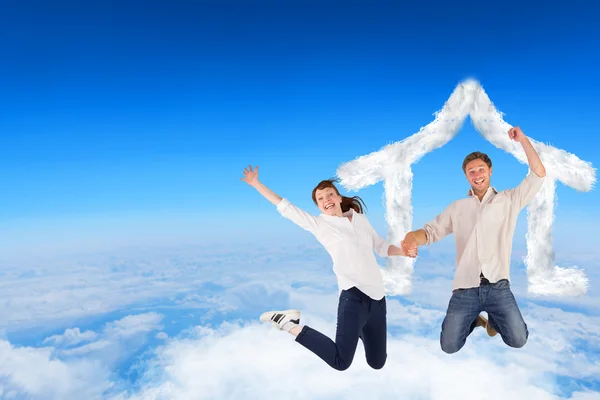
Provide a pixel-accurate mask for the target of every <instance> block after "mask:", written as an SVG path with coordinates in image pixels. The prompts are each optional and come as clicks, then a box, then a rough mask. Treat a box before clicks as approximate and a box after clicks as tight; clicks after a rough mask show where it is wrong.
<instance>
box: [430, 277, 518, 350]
mask: <svg viewBox="0 0 600 400" xmlns="http://www.w3.org/2000/svg"><path fill="white" fill-rule="evenodd" d="M482 311H486V312H487V313H488V317H489V318H488V323H489V324H490V325H491V326H492V327H493V328H494V329H496V331H497V332H498V333H499V334H500V336H501V337H502V340H503V341H504V343H506V344H507V345H508V346H510V347H517V348H519V347H523V346H524V345H525V343H526V342H527V339H528V337H529V331H528V330H527V324H525V321H523V316H522V315H521V312H520V311H519V306H518V305H517V301H516V300H515V297H514V296H513V293H512V291H511V290H510V283H509V281H508V280H506V279H502V280H500V281H498V282H496V283H482V285H481V286H479V287H475V288H469V289H456V290H454V291H453V292H452V297H451V298H450V303H449V304H448V311H447V312H446V317H445V318H444V321H443V322H442V333H441V334H440V344H441V346H442V350H443V351H444V352H446V353H448V354H452V353H456V352H457V351H459V350H460V349H461V348H462V347H463V346H464V345H465V342H466V340H467V336H469V335H470V334H471V332H473V329H475V327H476V322H477V316H478V315H479V313H481V312H482Z"/></svg>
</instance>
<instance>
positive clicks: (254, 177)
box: [240, 165, 258, 186]
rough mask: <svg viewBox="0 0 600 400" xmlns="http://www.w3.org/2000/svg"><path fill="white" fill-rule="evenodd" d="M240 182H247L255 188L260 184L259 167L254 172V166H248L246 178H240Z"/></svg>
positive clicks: (245, 173)
mask: <svg viewBox="0 0 600 400" xmlns="http://www.w3.org/2000/svg"><path fill="white" fill-rule="evenodd" d="M240 180H242V181H244V182H246V183H247V184H248V185H250V186H254V185H256V184H257V183H258V165H257V166H256V168H255V169H254V170H252V166H251V165H248V168H244V177H243V178H240Z"/></svg>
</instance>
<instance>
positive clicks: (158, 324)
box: [0, 246, 600, 399]
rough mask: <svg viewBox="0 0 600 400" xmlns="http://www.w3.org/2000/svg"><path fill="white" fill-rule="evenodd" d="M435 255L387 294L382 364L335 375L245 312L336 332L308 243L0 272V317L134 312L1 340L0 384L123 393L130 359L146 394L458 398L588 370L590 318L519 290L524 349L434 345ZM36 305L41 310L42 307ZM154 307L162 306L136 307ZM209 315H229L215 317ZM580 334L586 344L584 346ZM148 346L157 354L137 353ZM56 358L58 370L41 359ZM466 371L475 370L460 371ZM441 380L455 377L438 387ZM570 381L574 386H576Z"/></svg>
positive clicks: (481, 341) (594, 339) (531, 388)
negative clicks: (39, 343) (291, 311)
mask: <svg viewBox="0 0 600 400" xmlns="http://www.w3.org/2000/svg"><path fill="white" fill-rule="evenodd" d="M447 257H448V256H447V255H444V256H440V255H436V254H434V253H432V254H431V255H428V256H427V257H423V260H422V262H421V268H418V269H417V270H416V271H415V285H414V289H415V290H414V291H413V293H412V294H411V295H410V296H406V297H405V298H389V299H388V310H389V311H388V323H389V326H390V332H393V333H394V336H393V337H391V338H390V345H389V361H388V365H387V366H386V367H385V368H384V369H383V370H381V371H372V370H370V369H369V368H368V366H366V363H365V361H364V356H363V355H362V353H361V352H362V350H359V352H358V354H357V356H356V359H355V362H354V364H353V365H352V367H351V368H350V369H349V370H347V371H344V372H343V373H338V372H337V371H332V370H330V368H329V367H327V366H326V365H325V364H324V363H323V362H322V361H321V360H319V359H318V358H316V357H315V356H314V355H312V354H310V353H309V352H308V351H307V350H306V349H304V348H302V347H301V346H299V345H297V344H296V343H294V342H293V338H292V337H291V336H289V335H287V334H284V333H281V332H277V331H274V330H272V329H266V328H265V327H264V326H261V325H258V323H255V322H254V321H256V318H257V317H258V315H259V314H260V312H262V311H264V310H265V308H271V307H277V308H279V307H286V308H287V307H294V308H299V309H301V310H302V321H303V323H308V324H310V325H312V326H314V327H315V328H317V329H319V330H321V331H322V332H323V333H325V334H327V335H329V336H332V335H333V334H334V331H335V312H336V307H337V287H336V284H335V276H334V275H333V272H332V271H331V264H330V259H329V258H328V255H327V254H326V253H325V252H324V251H323V250H322V249H320V248H319V247H318V246H314V247H308V248H307V247H302V248H295V249H294V248H291V249H290V248H278V249H265V248H252V249H240V250H237V249H236V250H231V249H229V250H227V249H223V250H222V251H221V250H219V249H214V251H213V252H212V253H208V252H206V251H205V252H203V253H200V252H198V251H197V250H195V251H193V252H188V253H186V252H183V251H182V252H175V253H170V254H169V253H167V254H163V256H157V254H156V253H153V254H149V255H148V256H147V258H144V259H142V258H135V257H131V256H129V257H125V256H122V257H119V258H118V259H117V258H113V259H112V260H109V262H106V260H101V259H100V260H96V261H94V260H92V261H88V262H85V263H82V264H76V263H72V264H71V265H72V267H71V268H65V269H62V270H60V269H57V270H55V271H54V275H52V274H50V272H47V271H46V270H45V269H40V270H38V273H37V274H30V275H28V277H26V278H21V280H19V279H18V277H16V276H15V275H14V274H13V273H12V272H9V273H8V277H9V278H10V279H8V280H7V282H11V279H12V283H13V285H15V284H17V282H19V284H20V293H21V294H22V296H21V297H20V300H19V301H14V302H13V305H14V306H15V309H14V310H6V309H0V313H4V316H6V317H7V318H8V319H9V320H10V319H11V318H12V319H13V320H14V318H17V317H18V318H21V320H22V321H29V322H30V323H31V324H33V323H35V324H37V325H38V326H41V327H45V328H46V327H47V326H48V324H49V323H51V322H52V319H53V318H55V317H57V316H65V315H71V316H72V315H78V314H77V312H78V310H81V312H82V313H87V315H93V314H94V313H95V312H96V311H94V310H92V311H91V312H90V311H89V310H87V308H88V304H102V305H103V306H104V307H98V309H100V310H102V312H105V311H107V310H114V309H122V310H127V309H130V310H131V309H133V308H135V309H136V310H137V311H138V312H139V313H140V314H134V313H133V312H131V311H130V314H134V315H130V316H126V317H123V318H121V319H119V320H116V321H111V322H108V323H106V324H105V325H104V326H103V327H101V328H100V329H92V328H88V327H86V328H85V329H80V328H76V327H74V326H73V324H69V323H67V322H65V321H69V319H68V318H67V319H64V320H63V322H61V325H62V326H61V327H60V331H59V332H60V333H55V332H53V333H52V334H51V335H50V334H49V336H48V337H47V338H46V339H45V340H43V344H44V345H46V346H49V347H45V348H32V347H23V346H18V345H16V344H10V343H9V342H6V341H5V342H3V345H4V347H0V348H1V350H0V364H3V365H4V364H6V362H11V364H10V366H8V367H4V369H3V370H2V369H1V368H0V371H1V372H0V391H1V392H2V393H3V394H2V395H1V396H5V397H8V395H7V394H8V393H15V394H18V396H16V397H17V398H19V396H27V395H30V396H31V398H33V399H38V398H41V399H45V398H61V396H63V397H62V398H94V393H95V394H98V395H99V394H100V393H102V392H103V391H104V390H108V391H109V393H111V394H112V395H113V396H114V394H115V393H121V395H117V396H116V398H128V397H129V395H128V394H126V393H124V392H123V391H122V390H123V385H124V384H126V383H127V382H123V381H119V380H118V379H116V378H115V375H114V374H115V373H116V371H117V369H118V368H119V366H123V365H131V370H129V371H121V372H118V373H122V374H124V376H126V375H127V374H128V372H132V371H134V372H135V373H137V372H139V371H140V368H142V371H145V375H144V376H143V377H142V378H141V379H139V380H136V381H135V382H134V384H135V385H136V387H141V392H140V393H135V394H134V395H132V396H131V397H132V398H147V399H153V398H156V399H158V398H160V399H163V398H183V399H185V398H202V397H200V395H202V394H205V395H206V394H207V393H212V394H214V396H215V397H217V398H228V397H233V398H235V397H236V396H237V398H239V397H240V396H243V397H245V398H258V397H261V396H263V397H264V398H270V397H269V396H271V397H272V395H273V393H275V392H277V393H279V395H278V396H279V397H281V394H280V393H285V394H286V398H292V399H293V398H315V399H319V398H331V397H333V396H335V395H336V394H340V395H348V396H347V397H344V396H342V397H344V398H352V396H351V395H354V394H360V395H364V396H368V395H371V394H372V396H371V397H369V398H378V397H377V395H378V394H381V397H387V398H390V397H393V398H428V399H429V398H433V399H436V398H444V397H443V395H444V394H448V395H451V394H453V393H454V392H452V391H453V390H464V391H465V393H466V392H468V394H467V397H466V398H467V399H468V398H470V397H468V396H473V397H472V398H476V397H475V394H476V393H481V391H484V392H485V391H486V390H487V389H486V385H485V384H484V383H485V382H489V381H490V380H493V379H500V382H499V384H498V385H499V386H498V389H497V390H496V391H495V393H492V395H491V396H492V397H490V398H501V396H512V395H515V396H516V397H513V398H521V397H519V396H518V395H517V394H523V393H524V394H526V395H527V396H528V397H530V398H532V399H536V398H553V397H552V396H550V397H548V396H546V394H548V393H552V391H553V390H554V389H555V386H556V382H554V380H553V378H552V377H553V376H554V375H555V374H562V375H565V376H566V377H568V379H569V380H571V381H575V380H577V379H584V380H588V381H589V380H590V379H594V376H595V375H594V374H599V370H598V359H597V356H595V354H597V351H598V349H599V348H600V343H599V330H600V321H599V320H598V318H597V317H588V316H586V315H584V314H581V313H575V312H566V311H564V310H560V309H559V308H550V307H542V306H541V305H539V304H536V303H535V302H532V301H529V300H526V299H523V298H519V299H518V301H519V304H520V305H521V306H522V308H523V311H524V314H525V316H526V320H527V322H528V324H529V326H530V331H531V332H532V334H531V336H530V340H529V342H528V344H527V345H526V347H525V348H523V349H519V350H514V351H513V349H508V348H507V347H506V346H505V345H504V344H503V343H502V341H501V339H500V338H498V337H496V338H492V339H490V338H488V337H487V336H485V334H484V333H483V332H476V333H475V334H474V335H473V336H472V337H471V338H469V342H468V343H467V346H465V348H464V349H463V350H461V352H460V353H458V354H456V355H454V356H448V355H446V354H444V353H442V352H441V350H440V348H439V343H438V337H439V336H438V335H439V325H440V323H441V318H442V317H443V313H444V311H445V307H446V306H447V302H448V299H449V298H450V295H451V293H450V280H451V278H452V274H453V270H454V269H453V267H452V260H451V259H452V257H451V256H450V257H449V258H447ZM48 269H49V267H48ZM45 274H48V275H49V281H47V282H44V280H45V279H46V278H45V276H46V275H45ZM61 274H62V275H61ZM519 274H523V271H521V272H518V273H517V274H516V275H517V276H518V278H517V279H516V282H515V283H514V286H515V287H518V286H519V284H520V282H521V281H525V277H524V276H521V275H519ZM590 277H591V279H595V278H594V277H593V276H590ZM48 282H50V283H48ZM54 283H56V285H55V286H52V285H53V284H54ZM521 283H522V282H521ZM0 285H4V286H0V287H1V288H2V289H0V290H7V289H9V286H10V284H9V283H6V284H0ZM73 290H75V292H73ZM0 293H1V292H0ZM45 293H51V295H49V296H46V298H53V299H54V300H53V301H54V302H46V303H44V302H39V301H38V299H39V297H40V296H42V297H43V296H44V294H45ZM90 293H93V295H89V294H90ZM82 294H86V295H83V296H82ZM0 298H2V297H0ZM3 298H6V297H3ZM64 299H69V300H70V301H64ZM592 300H593V299H590V304H592ZM596 300H597V298H596ZM38 306H40V307H42V308H43V309H44V310H45V311H46V313H47V315H41V313H40V312H39V311H38V310H36V307H38ZM61 307H65V309H60V308H61ZM155 307H157V308H160V310H162V311H161V313H162V314H158V313H157V312H146V311H148V309H149V308H155ZM590 307H591V305H590ZM177 309H180V310H181V309H183V310H184V311H183V312H181V313H180V314H181V315H183V316H182V317H180V318H184V317H185V318H189V319H188V321H189V322H187V323H186V324H181V322H182V320H181V319H179V320H175V318H176V317H174V316H173V317H171V316H168V313H169V312H170V310H174V311H177ZM595 310H598V308H597V303H596V306H595ZM157 311H158V309H157ZM18 313H22V314H21V315H19V314H18ZM163 314H164V315H165V316H166V318H165V317H163ZM83 315H86V314H83ZM173 315H176V314H173ZM39 316H41V318H40V319H39V320H38V319H37V318H38V317H39ZM220 318H225V319H227V320H229V323H226V324H224V325H223V326H216V327H215V326H214V323H215V321H219V320H220ZM248 320H250V321H251V323H248ZM173 322H177V323H179V324H180V326H183V327H184V328H185V327H190V326H197V327H196V328H194V329H192V330H191V332H183V333H181V334H180V335H178V333H179V332H178V331H177V330H175V331H172V330H169V327H170V326H171V324H172V323H173ZM23 325H24V324H23ZM65 325H66V326H65ZM46 329H47V328H46ZM178 329H179V328H178ZM398 332H401V333H398ZM12 335H13V337H14V333H13V334H12ZM157 339H158V340H163V342H159V343H161V344H162V346H160V347H157V348H150V349H149V348H147V347H145V346H147V345H148V341H149V340H152V341H153V342H152V343H153V344H155V343H156V340H157ZM167 339H168V340H167ZM581 344H584V345H585V346H587V347H588V348H590V349H592V350H591V351H586V350H582V348H581V347H580V345H581ZM50 346H52V347H50ZM140 350H143V351H141V353H140ZM594 352H596V353H594ZM149 353H150V354H152V353H155V356H153V357H150V358H149V359H148V354H149ZM23 354H34V355H35V357H31V356H30V357H29V358H27V359H28V360H29V361H28V362H23V363H15V362H13V361H12V360H14V359H19V358H23ZM134 354H135V357H136V358H134V359H132V358H131V357H132V356H133V355H134ZM140 354H141V355H140ZM594 357H596V358H594ZM5 361H6V362H5ZM30 364H35V365H30ZM6 365H9V364H6ZM79 366H81V368H79ZM55 367H56V371H58V372H52V373H51V372H48V371H45V369H46V368H55ZM27 374H29V375H27ZM53 374H54V375H53ZM469 374H470V375H469ZM55 375H56V376H57V378H56V379H54V376H55ZM469 376H470V377H469ZM473 377H475V378H477V382H475V383H473V382H472V381H473V380H474V378H473ZM30 381H31V382H30ZM453 382H456V383H457V385H458V388H459V389H452V388H450V389H449V388H447V387H446V386H447V385H448V384H450V383H453ZM511 382H512V383H511ZM288 384H289V386H286V385H288ZM36 385H37V386H36ZM44 385H45V386H44ZM53 385H55V386H57V387H54V386H53ZM469 385H470V386H469ZM487 386H489V385H487ZM125 387H126V388H127V387H128V386H127V385H126V386H125ZM469 387H473V389H474V390H471V389H468V388H469ZM575 387H577V385H575ZM467 389H468V390H467ZM132 390H133V389H132ZM578 390H579V391H580V392H582V393H584V392H585V390H584V389H583V387H582V388H579V389H578ZM288 392H289V396H288ZM158 393H162V395H158ZM486 393H487V392H486ZM384 395H385V396H384ZM186 396H188V397H186ZM302 396H304V397H302ZM410 396H412V397H410ZM493 396H498V397H493ZM582 396H583V394H582ZM105 397H106V395H105V396H104V398H105ZM204 398H210V396H206V397H204ZM446 398H448V397H446ZM463 398H464V397H463ZM507 398H508V397H507Z"/></svg>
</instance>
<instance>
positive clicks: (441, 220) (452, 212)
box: [423, 171, 545, 290]
mask: <svg viewBox="0 0 600 400" xmlns="http://www.w3.org/2000/svg"><path fill="white" fill-rule="evenodd" d="M544 179H545V177H543V178H540V177H538V176H537V175H536V174H535V173H534V172H532V171H530V172H529V174H528V175H527V176H526V177H525V179H523V181H522V182H521V183H520V184H519V185H518V186H517V187H515V188H513V189H508V190H503V191H501V192H498V191H496V189H494V188H493V187H490V188H489V189H488V191H487V192H486V194H485V196H484V197H483V198H482V200H481V202H480V201H479V199H478V198H477V196H475V195H473V193H472V191H471V190H469V193H468V197H466V198H464V199H460V200H457V201H455V202H453V203H452V204H450V205H449V206H448V207H446V209H445V210H444V211H443V212H442V213H441V214H439V215H438V216H437V217H436V218H435V219H434V220H433V221H431V222H429V223H427V224H425V226H424V227H423V229H424V230H425V233H426V234H427V244H431V243H434V242H437V241H439V240H441V239H443V238H444V237H445V236H447V235H449V234H451V233H454V237H455V240H456V273H455V275H454V280H453V282H452V290H455V289H466V288H472V287H477V286H479V283H480V274H481V273H483V275H484V276H485V277H486V278H487V279H488V280H489V281H490V282H492V283H494V282H497V281H499V280H501V279H508V280H510V256H511V252H512V241H513V235H514V232H515V226H516V223H517V217H518V216H519V213H520V212H521V210H522V209H523V208H525V206H527V205H528V204H529V202H531V200H532V199H533V197H534V196H535V195H536V193H538V191H539V190H540V189H541V187H542V184H543V183H544Z"/></svg>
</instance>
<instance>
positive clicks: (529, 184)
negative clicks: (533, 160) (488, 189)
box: [509, 170, 546, 210]
mask: <svg viewBox="0 0 600 400" xmlns="http://www.w3.org/2000/svg"><path fill="white" fill-rule="evenodd" d="M545 180H546V177H545V176H537V175H536V173H535V172H533V171H531V170H530V171H529V173H528V174H527V176H526V177H525V179H523V180H522V181H521V183H520V184H519V185H518V186H517V187H515V188H514V189H512V190H510V191H509V192H510V197H511V200H512V202H513V204H515V205H516V207H517V208H518V209H519V210H521V209H523V208H524V207H525V206H527V205H528V204H529V203H530V202H531V201H532V200H533V198H534V197H535V195H536V194H537V193H538V192H539V191H540V189H541V188H542V185H543V184H544V182H545Z"/></svg>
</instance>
